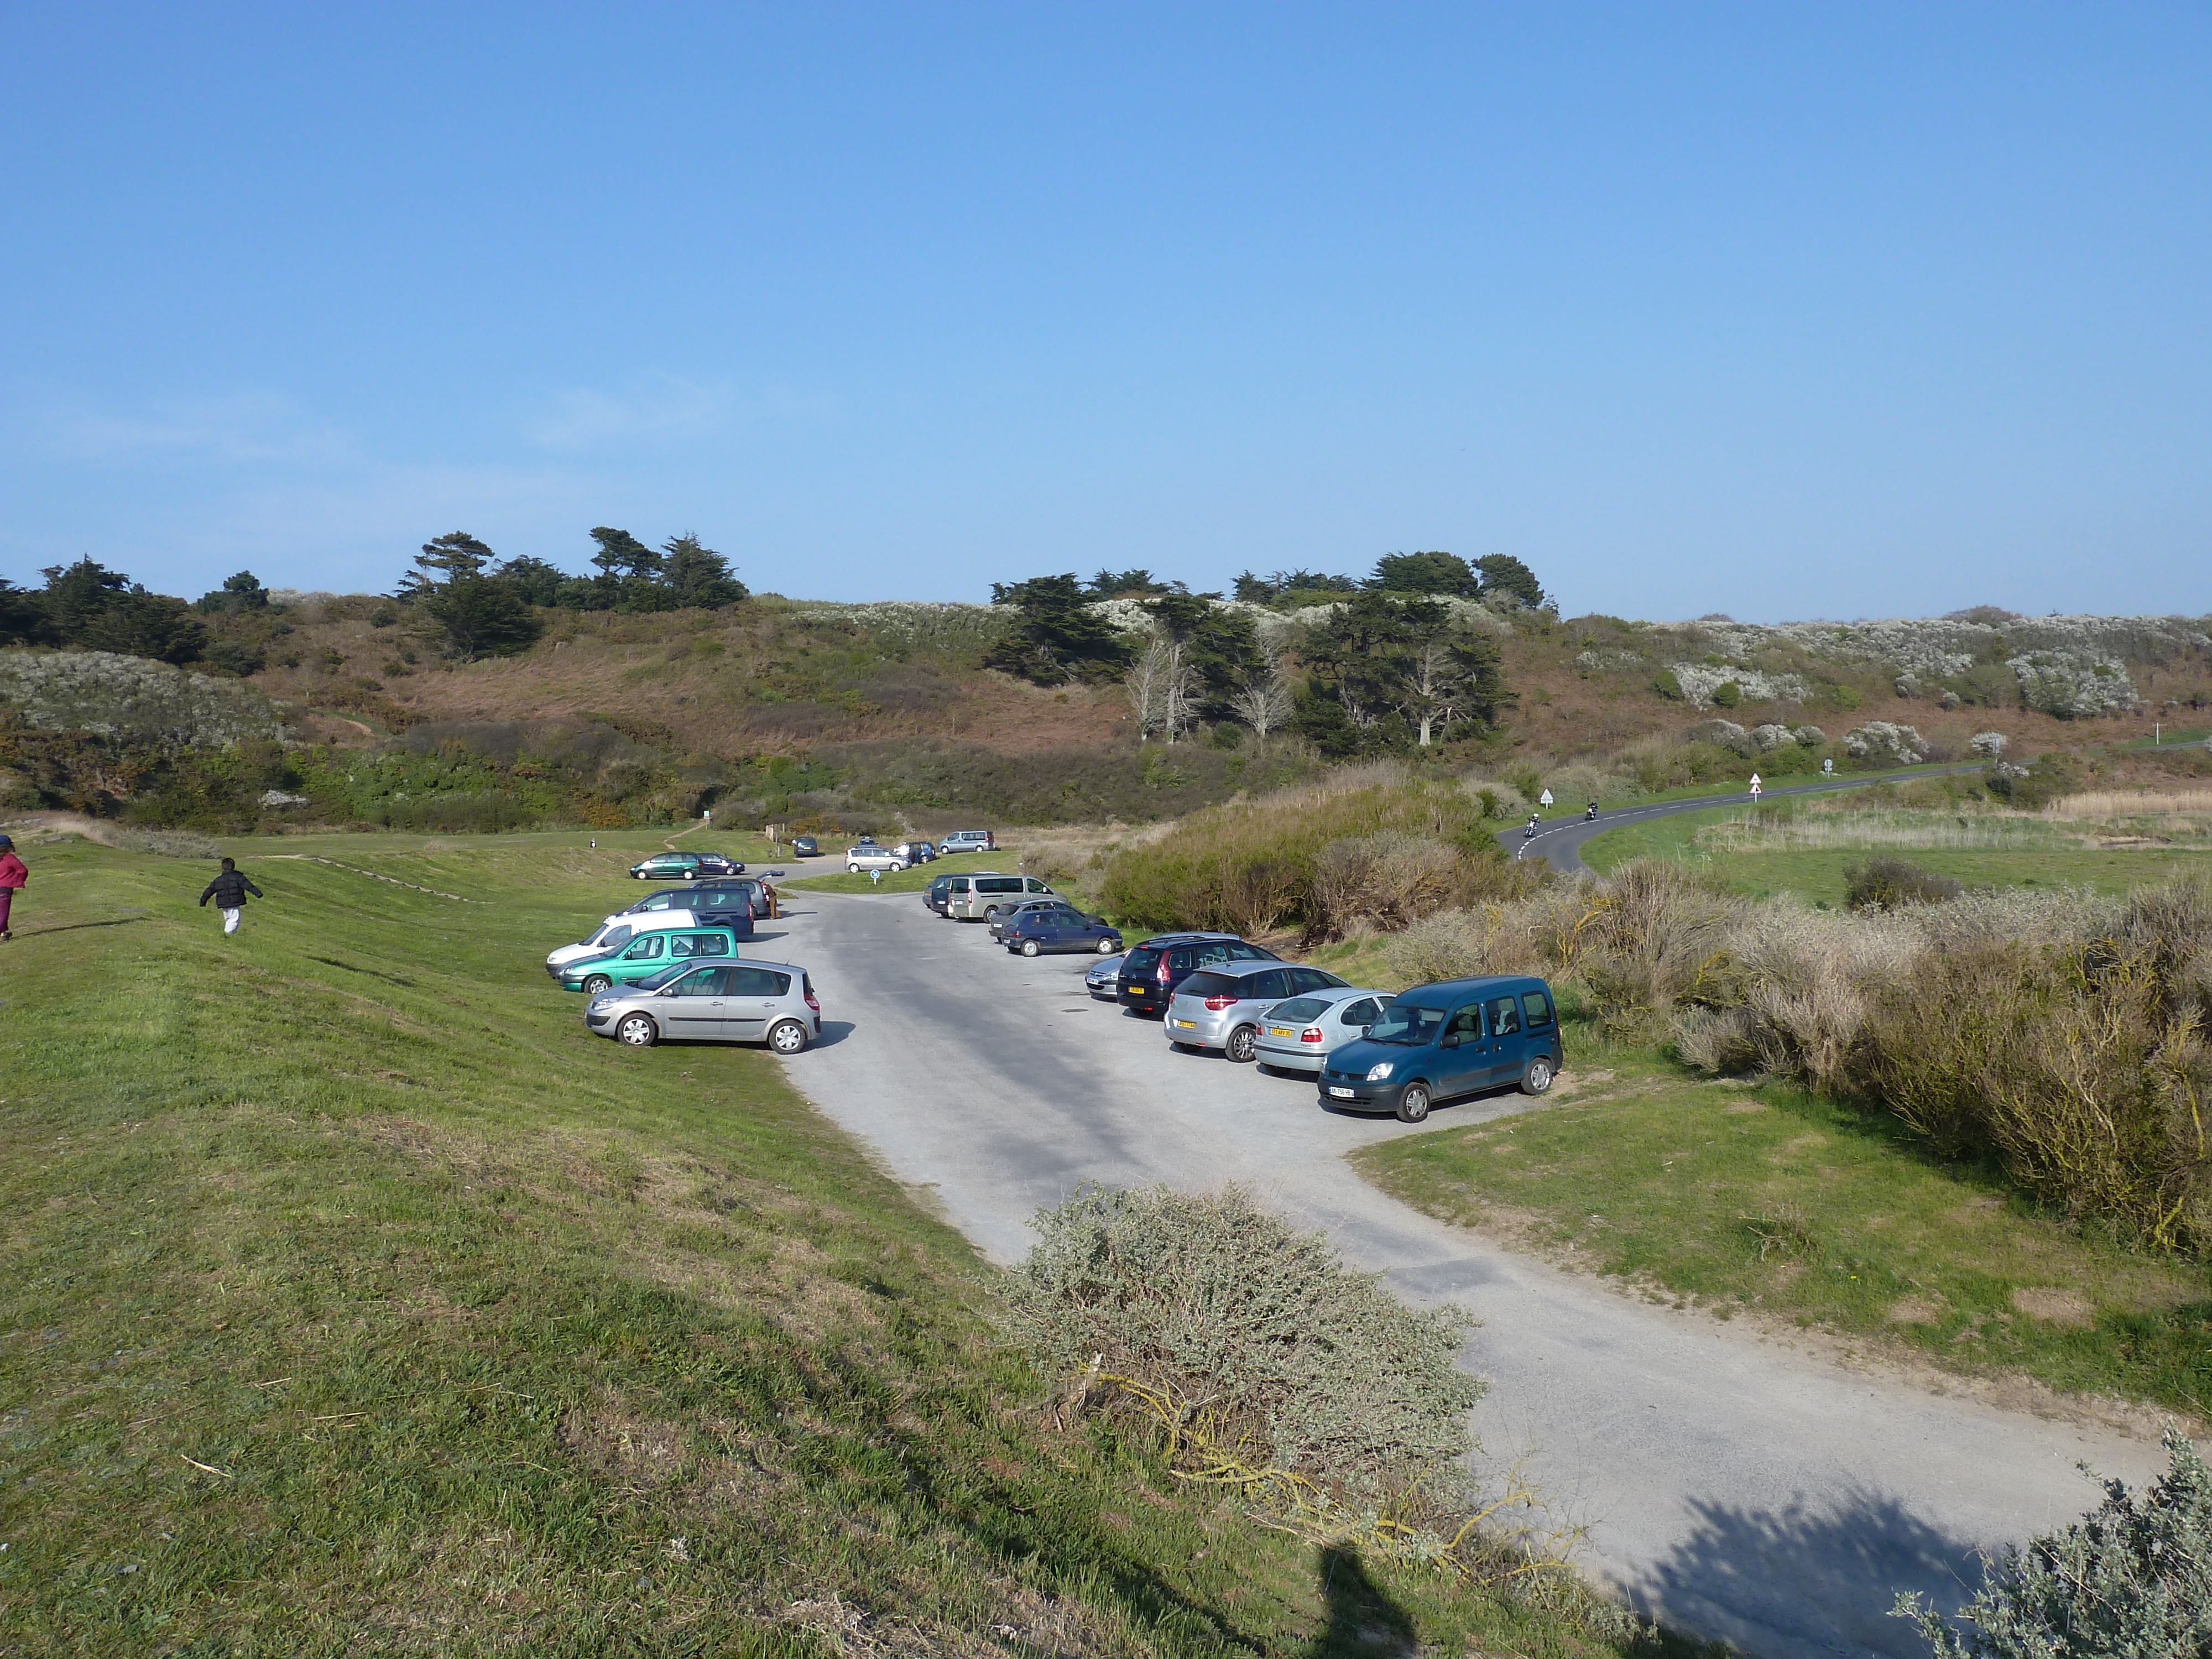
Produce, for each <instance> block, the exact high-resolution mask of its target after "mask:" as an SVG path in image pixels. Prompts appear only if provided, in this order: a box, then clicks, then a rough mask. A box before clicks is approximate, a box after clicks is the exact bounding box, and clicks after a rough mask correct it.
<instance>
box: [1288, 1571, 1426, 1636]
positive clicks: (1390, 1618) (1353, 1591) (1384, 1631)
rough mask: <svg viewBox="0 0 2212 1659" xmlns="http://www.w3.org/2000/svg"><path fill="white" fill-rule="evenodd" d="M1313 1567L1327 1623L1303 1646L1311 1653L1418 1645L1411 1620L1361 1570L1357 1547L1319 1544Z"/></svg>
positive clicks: (1401, 1608) (1365, 1572) (1402, 1609)
mask: <svg viewBox="0 0 2212 1659" xmlns="http://www.w3.org/2000/svg"><path fill="white" fill-rule="evenodd" d="M1319 1571H1320V1575H1321V1595H1322V1602H1323V1603H1324V1604H1325V1605H1326V1606H1327V1607H1328V1626H1327V1628H1325V1629H1324V1630H1323V1631H1322V1633H1321V1635H1320V1637H1319V1638H1317V1639H1316V1641H1315V1642H1314V1644H1313V1645H1312V1646H1311V1647H1310V1648H1309V1649H1308V1650H1307V1651H1308V1652H1309V1653H1310V1655H1311V1656H1312V1659H1346V1656H1349V1655H1354V1654H1358V1655H1369V1654H1392V1655H1397V1654H1408V1653H1412V1652H1413V1650H1415V1648H1416V1647H1417V1646H1418V1645H1419V1644H1418V1641H1417V1638H1415V1636H1414V1633H1413V1620H1411V1619H1410V1618H1408V1617H1407V1614H1406V1610H1405V1609H1404V1608H1403V1607H1400V1606H1399V1605H1398V1604H1397V1603H1396V1602H1395V1601H1392V1600H1391V1599H1390V1598H1389V1596H1388V1595H1384V1594H1383V1591H1382V1590H1381V1589H1379V1588H1377V1587H1376V1583H1375V1581H1374V1580H1373V1579H1371V1578H1370V1577H1368V1576H1367V1569H1366V1568H1365V1567H1364V1566H1363V1565H1360V1560H1359V1552H1358V1551H1357V1550H1354V1549H1350V1548H1347V1547H1341V1546H1332V1547H1329V1548H1327V1549H1324V1550H1322V1553H1321V1560H1320V1563H1319Z"/></svg>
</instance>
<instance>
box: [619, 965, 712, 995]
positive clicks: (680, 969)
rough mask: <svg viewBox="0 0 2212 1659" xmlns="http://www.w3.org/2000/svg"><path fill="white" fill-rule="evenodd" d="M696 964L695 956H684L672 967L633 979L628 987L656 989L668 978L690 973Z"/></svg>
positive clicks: (646, 989) (633, 988) (644, 989)
mask: <svg viewBox="0 0 2212 1659" xmlns="http://www.w3.org/2000/svg"><path fill="white" fill-rule="evenodd" d="M697 965H698V959H697V958H696V957H685V958H684V960H683V961H681V962H679V963H677V964H676V965H675V966H674V967H673V968H664V969H661V970H660V971H659V973H657V974H647V975H646V976H645V977H644V978H643V979H641V980H633V981H631V982H630V988H631V989H632V990H634V991H658V990H659V988H660V987H662V986H664V985H665V984H667V983H668V981H670V980H671V979H674V978H675V977H677V975H679V974H688V973H690V971H691V970H692V969H694V968H695V967H696V966H697Z"/></svg>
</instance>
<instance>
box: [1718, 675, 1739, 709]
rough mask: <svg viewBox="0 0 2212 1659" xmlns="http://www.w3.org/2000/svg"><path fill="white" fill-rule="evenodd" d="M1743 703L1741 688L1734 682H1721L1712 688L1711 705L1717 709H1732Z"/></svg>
mask: <svg viewBox="0 0 2212 1659" xmlns="http://www.w3.org/2000/svg"><path fill="white" fill-rule="evenodd" d="M1742 701H1743V688H1742V687H1741V686H1740V685H1738V684H1736V683H1735V681H1734V680H1723V681H1722V682H1721V683H1720V684H1718V685H1717V686H1715V687H1714V688H1713V704H1714V706H1715V707H1716V708H1735V706H1736V705H1737V704H1738V703H1740V702H1742Z"/></svg>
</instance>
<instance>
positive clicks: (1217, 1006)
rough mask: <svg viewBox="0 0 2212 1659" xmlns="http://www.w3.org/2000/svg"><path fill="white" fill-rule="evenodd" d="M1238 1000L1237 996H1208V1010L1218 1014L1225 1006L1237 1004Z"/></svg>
mask: <svg viewBox="0 0 2212 1659" xmlns="http://www.w3.org/2000/svg"><path fill="white" fill-rule="evenodd" d="M1236 1002H1237V999H1236V998H1235V997H1208V998H1206V1012H1208V1013H1214V1014H1218V1013H1219V1012H1221V1011H1222V1010H1223V1009H1224V1008H1229V1007H1233V1006H1236Z"/></svg>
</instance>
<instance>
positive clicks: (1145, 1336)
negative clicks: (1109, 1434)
mask: <svg viewBox="0 0 2212 1659" xmlns="http://www.w3.org/2000/svg"><path fill="white" fill-rule="evenodd" d="M1035 1225H1036V1231H1037V1243H1036V1248H1035V1249H1032V1250H1031V1251H1030V1254H1029V1255H1028V1257H1027V1258H1026V1259H1025V1260H1024V1261H1023V1262H1022V1263H1021V1265H1020V1266H1019V1267H1016V1268H1015V1269H1014V1270H1013V1272H1012V1273H1011V1274H1009V1275H1008V1279H1007V1284H1006V1309H1007V1315H1006V1316H1007V1318H1008V1320H1009V1322H1011V1324H1012V1328H1013V1330H1014V1332H1015V1334H1016V1335H1017V1336H1018V1338H1019V1339H1020V1340H1021V1341H1022V1343H1023V1345H1024V1346H1025V1347H1026V1348H1028V1350H1029V1351H1030V1353H1031V1355H1032V1356H1034V1358H1036V1362H1037V1364H1038V1365H1039V1367H1040V1368H1041V1369H1042V1370H1045V1371H1046V1372H1047V1373H1048V1374H1050V1375H1055V1376H1060V1377H1062V1378H1065V1379H1067V1380H1068V1382H1069V1383H1072V1384H1073V1385H1074V1386H1075V1387H1076V1388H1077V1389H1096V1390H1097V1396H1096V1399H1095V1400H1094V1401H1093V1402H1092V1403H1096V1401H1097V1400H1103V1401H1104V1402H1105V1403H1107V1404H1108V1405H1109V1406H1115V1405H1119V1406H1121V1407H1127V1408H1129V1409H1131V1410H1133V1411H1134V1412H1135V1413H1137V1414H1138V1415H1139V1417H1140V1418H1145V1419H1152V1420H1158V1419H1160V1416H1161V1414H1160V1413H1158V1412H1157V1411H1155V1410H1154V1409H1153V1408H1152V1407H1151V1406H1150V1405H1149V1404H1148V1403H1147V1402H1146V1398H1145V1396H1146V1395H1151V1396H1152V1397H1153V1399H1155V1400H1157V1401H1160V1402H1164V1404H1165V1406H1166V1407H1167V1410H1166V1412H1165V1414H1164V1424H1165V1425H1167V1426H1168V1427H1169V1428H1170V1432H1176V1433H1181V1434H1182V1436H1183V1437H1185V1442H1186V1444H1187V1449H1188V1452H1189V1454H1191V1455H1203V1451H1204V1449H1207V1448H1210V1449H1212V1450H1214V1451H1216V1452H1217V1453H1218V1452H1225V1451H1227V1452H1231V1455H1234V1456H1235V1457H1236V1458H1237V1461H1239V1462H1242V1463H1244V1464H1247V1465H1249V1466H1251V1467H1252V1468H1255V1469H1267V1470H1276V1471H1280V1472H1283V1473H1285V1474H1291V1475H1295V1476H1297V1477H1299V1478H1300V1479H1303V1480H1308V1481H1310V1482H1313V1483H1315V1484H1316V1485H1317V1486H1321V1487H1322V1488H1324V1489H1325V1490H1327V1491H1328V1492H1331V1493H1334V1494H1336V1495H1339V1496H1341V1497H1346V1498H1354V1499H1357V1498H1367V1497H1371V1496H1373V1495H1375V1494H1377V1493H1380V1492H1388V1491H1390V1490H1394V1489H1398V1488H1402V1487H1405V1486H1412V1485H1415V1484H1417V1483H1419V1481H1420V1480H1423V1479H1424V1478H1425V1477H1426V1476H1429V1475H1431V1474H1433V1473H1435V1472H1436V1471H1437V1470H1439V1469H1441V1468H1443V1467H1445V1466H1446V1465H1449V1464H1450V1463H1452V1462H1455V1461H1456V1460H1458V1459H1460V1458H1462V1457H1463V1456H1465V1455H1467V1453H1468V1451H1469V1450H1470V1449H1471V1441H1470V1438H1469V1435H1468V1422H1467V1413H1468V1411H1469V1410H1470V1409H1471V1408H1472V1407H1474V1403H1475V1402H1476V1401H1478V1400H1480V1398H1481V1397H1482V1393H1483V1387H1482V1384H1481V1383H1478V1382H1477V1381H1476V1380H1475V1379H1474V1377H1472V1376H1468V1374H1467V1373H1466V1372H1464V1371H1462V1370H1460V1369H1459V1367H1458V1366H1457V1364H1455V1363H1454V1362H1455V1357H1456V1355H1457V1353H1458V1351H1459V1346H1460V1343H1461V1341H1462V1338H1463V1336H1464V1334H1465V1332H1466V1329H1467V1327H1468V1323H1469V1322H1468V1318H1467V1316H1465V1315H1464V1314H1463V1313H1462V1312H1460V1311H1459V1310H1456V1309H1450V1310H1437V1311H1433V1312H1429V1313H1416V1312H1414V1311H1413V1310H1412V1309H1410V1308H1407V1306H1406V1305H1405V1304H1403V1303H1401V1302H1400V1301H1398V1299H1397V1298H1396V1297H1393V1296H1392V1295H1391V1294H1390V1293H1389V1291H1386V1290H1384V1289H1383V1285H1382V1283H1381V1275H1380V1274H1376V1273H1354V1272H1352V1270H1351V1269H1349V1268H1347V1267H1345V1266H1344V1265H1343V1263H1342V1262H1341V1261H1339V1260H1338V1258H1337V1254H1336V1250H1335V1249H1334V1246H1332V1245H1331V1244H1330V1243H1329V1242H1328V1237H1326V1235H1324V1234H1322V1233H1317V1232H1316V1233H1299V1232H1295V1231H1292V1230H1291V1227H1290V1226H1289V1225H1287V1224H1285V1223H1284V1222H1283V1221H1280V1220H1279V1219H1277V1218H1275V1217H1273V1216H1272V1215H1269V1214H1268V1213H1267V1212H1265V1211H1264V1210H1261V1209H1260V1208H1259V1207H1258V1206H1256V1205H1255V1204H1254V1203H1253V1202H1252V1200H1251V1199H1250V1198H1249V1196H1248V1195H1247V1194H1244V1193H1243V1192H1241V1191H1239V1190H1237V1188H1229V1189H1227V1190H1225V1191H1224V1192H1220V1193H1215V1194H1200V1195H1195V1196H1194V1195H1192V1194H1183V1193H1176V1192H1172V1191H1170V1190H1169V1189H1168V1188H1164V1187H1154V1188H1145V1189H1141V1190H1138V1191H1131V1192H1113V1191H1109V1190H1106V1189H1105V1188H1098V1187H1085V1188H1082V1189H1081V1190H1080V1191H1079V1192H1077V1193H1076V1194H1074V1195H1073V1197H1071V1198H1070V1199H1068V1200H1067V1201H1066V1203H1064V1204H1061V1205H1060V1206H1059V1207H1058V1208H1056V1209H1050V1210H1042V1211H1040V1212H1038V1213H1037V1217H1036V1224H1035ZM1125 1384H1126V1385H1127V1386H1126V1387H1125V1386H1123V1385H1125ZM1200 1442H1202V1443H1203V1444H1202V1445H1201V1444H1200ZM1183 1449H1185V1446H1179V1445H1176V1444H1170V1447H1169V1451H1170V1456H1171V1457H1172V1456H1174V1455H1176V1453H1177V1452H1179V1451H1182V1450H1183Z"/></svg>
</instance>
